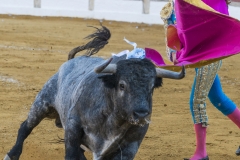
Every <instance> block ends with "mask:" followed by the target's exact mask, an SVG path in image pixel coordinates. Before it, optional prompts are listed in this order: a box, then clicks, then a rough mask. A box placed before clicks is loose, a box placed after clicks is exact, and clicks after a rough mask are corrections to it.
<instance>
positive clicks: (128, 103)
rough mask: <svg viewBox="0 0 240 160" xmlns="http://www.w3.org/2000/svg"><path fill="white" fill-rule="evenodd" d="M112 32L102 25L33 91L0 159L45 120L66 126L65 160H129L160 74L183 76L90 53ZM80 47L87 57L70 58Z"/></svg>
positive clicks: (9, 157) (16, 152) (9, 158)
mask: <svg viewBox="0 0 240 160" xmlns="http://www.w3.org/2000/svg"><path fill="white" fill-rule="evenodd" d="M110 35H111V34H110V31H109V30H108V29H107V28H106V27H104V26H102V28H101V29H97V31H96V32H95V33H93V34H91V35H90V36H88V38H93V40H92V41H90V42H89V43H88V44H86V45H84V46H80V47H77V48H74V49H73V50H72V51H71V52H70V53H69V61H67V62H65V63H64V64H62V65H61V67H60V68H59V70H58V72H57V73H56V74H54V75H53V76H52V77H51V78H50V79H49V80H48V81H47V82H46V83H45V85H44V86H43V88H42V90H41V91H40V92H39V93H38V94H37V96H36V98H35V101H34V102H33V104H32V106H31V109H30V111H29V113H28V117H27V119H26V120H25V121H24V122H23V123H22V124H21V126H20V128H19V130H18V136H17V140H16V143H15V145H14V146H13V147H12V149H11V150H10V151H9V152H8V153H7V154H6V156H5V158H4V160H17V159H19V158H20V155H21V153H22V148H23V143H24V140H25V139H26V138H27V136H28V135H29V134H30V133H31V131H32V130H33V129H34V127H36V126H37V125H38V124H39V123H40V122H41V121H42V120H43V119H44V118H53V119H55V124H56V126H57V127H60V128H63V129H64V143H65V159H66V160H86V157H85V156H84V152H85V150H86V149H87V150H90V151H91V152H92V153H93V159H94V160H118V159H121V160H131V159H133V158H134V157H135V154H136V153H137V151H138V148H139V146H140V144H141V142H142V140H143V138H144V136H145V134H146V132H147V129H148V127H149V122H150V117H151V112H152V95H153V91H154V89H155V88H158V87H160V86H161V85H162V78H171V79H181V78H183V77H184V74H185V72H184V68H183V70H182V71H181V72H172V71H167V70H163V69H160V68H156V67H155V66H154V65H153V63H151V61H149V60H147V59H134V58H133V59H125V58H123V57H112V58H110V59H108V60H104V59H103V58H99V57H95V56H91V55H93V54H94V53H97V52H98V51H99V50H100V49H101V48H103V47H104V45H105V44H107V43H108V42H107V40H108V39H109V38H110ZM81 50H87V51H88V52H87V53H86V54H87V55H82V56H78V57H76V58H74V56H75V54H76V53H77V52H79V51H81Z"/></svg>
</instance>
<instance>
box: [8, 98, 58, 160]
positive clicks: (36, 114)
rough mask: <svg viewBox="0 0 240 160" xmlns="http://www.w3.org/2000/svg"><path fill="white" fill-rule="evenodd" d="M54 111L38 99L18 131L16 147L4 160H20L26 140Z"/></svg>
mask: <svg viewBox="0 0 240 160" xmlns="http://www.w3.org/2000/svg"><path fill="white" fill-rule="evenodd" d="M54 111H55V109H53V108H52V107H51V106H50V105H49V103H47V102H46V101H45V100H42V99H41V98H39V97H38V98H37V99H36V101H35V102H34V104H33V105H32V107H31V109H30V112H29V114H28V118H27V119H26V120H25V121H24V122H23V123H22V124H21V126H20V128H19V130H18V136H17V140H16V143H15V145H14V146H13V148H12V149H11V150H10V151H9V152H8V154H7V155H6V156H5V158H4V160H18V159H19V157H20V155H21V153H22V148H23V142H24V140H25V139H26V138H27V137H28V135H29V134H30V133H31V132H32V130H33V128H34V127H36V126H37V125H38V124H39V123H40V122H41V121H42V120H43V119H44V118H45V117H47V116H48V115H49V114H51V113H52V112H54Z"/></svg>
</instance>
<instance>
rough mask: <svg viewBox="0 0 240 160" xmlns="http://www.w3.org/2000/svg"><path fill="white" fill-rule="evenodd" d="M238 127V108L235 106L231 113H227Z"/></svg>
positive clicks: (239, 118)
mask: <svg viewBox="0 0 240 160" xmlns="http://www.w3.org/2000/svg"><path fill="white" fill-rule="evenodd" d="M227 116H228V118H229V119H231V120H232V121H233V122H234V123H235V124H236V125H237V126H238V128H240V110H239V109H238V108H236V109H235V110H234V111H233V112H232V113H231V114H229V115H227Z"/></svg>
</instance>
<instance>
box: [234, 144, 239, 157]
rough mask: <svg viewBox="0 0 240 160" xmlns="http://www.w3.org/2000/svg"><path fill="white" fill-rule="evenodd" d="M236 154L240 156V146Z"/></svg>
mask: <svg viewBox="0 0 240 160" xmlns="http://www.w3.org/2000/svg"><path fill="white" fill-rule="evenodd" d="M235 153H236V155H237V156H240V146H239V147H238V149H237V150H236V152H235Z"/></svg>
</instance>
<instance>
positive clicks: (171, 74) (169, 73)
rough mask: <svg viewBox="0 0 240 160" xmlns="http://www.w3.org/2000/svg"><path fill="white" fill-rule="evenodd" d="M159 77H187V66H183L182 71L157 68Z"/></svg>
mask: <svg viewBox="0 0 240 160" xmlns="http://www.w3.org/2000/svg"><path fill="white" fill-rule="evenodd" d="M156 72H157V77H161V78H171V79H182V78H184V77H185V67H184V66H183V67H182V71H181V72H173V71H169V70H166V69H161V68H156Z"/></svg>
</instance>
